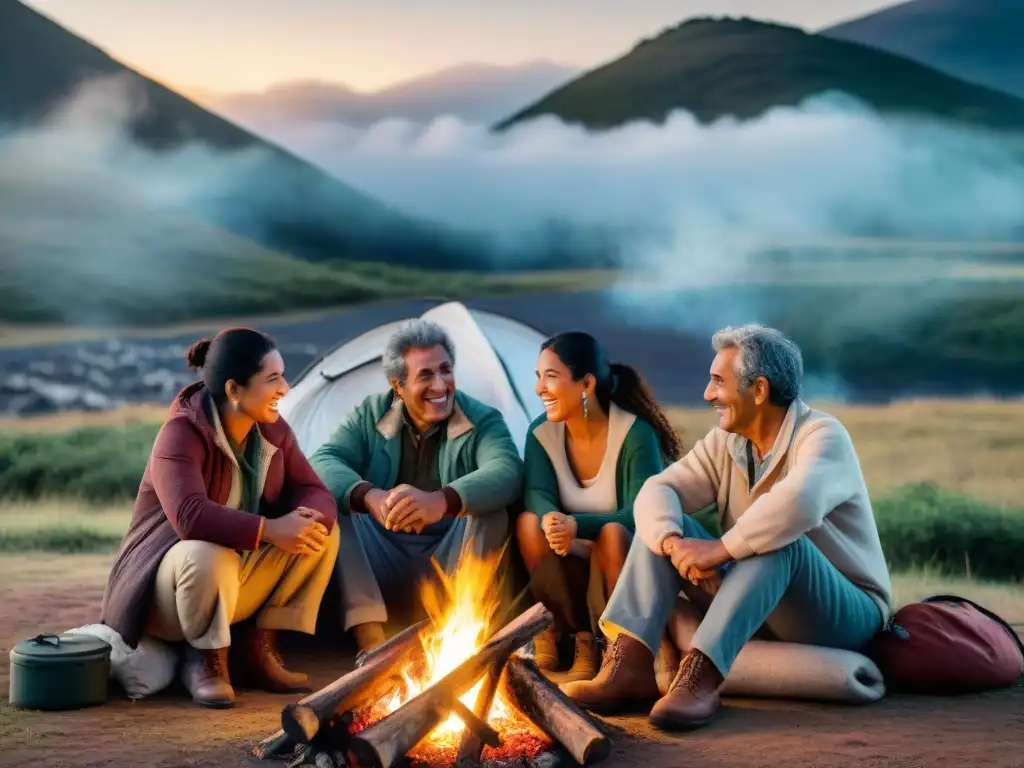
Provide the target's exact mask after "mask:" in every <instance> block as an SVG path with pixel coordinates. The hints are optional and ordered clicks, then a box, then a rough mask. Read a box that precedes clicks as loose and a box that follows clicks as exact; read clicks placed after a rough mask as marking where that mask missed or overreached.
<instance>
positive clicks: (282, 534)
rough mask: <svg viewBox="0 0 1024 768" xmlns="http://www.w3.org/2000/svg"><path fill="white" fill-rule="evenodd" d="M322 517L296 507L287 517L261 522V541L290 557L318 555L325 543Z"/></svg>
mask: <svg viewBox="0 0 1024 768" xmlns="http://www.w3.org/2000/svg"><path fill="white" fill-rule="evenodd" d="M323 520H324V516H323V514H321V513H320V512H318V511H317V510H315V509H310V508H309V507H298V508H297V509H294V510H292V511H291V512H289V513H288V514H287V515H284V516H283V517H277V518H268V519H266V520H264V521H263V541H265V542H267V543H268V544H272V545H273V546H275V547H277V548H278V549H280V550H281V551H283V552H287V553H288V554H290V555H318V554H320V553H321V552H323V550H324V545H325V544H326V542H327V536H328V534H327V527H326V526H325V525H324V524H323Z"/></svg>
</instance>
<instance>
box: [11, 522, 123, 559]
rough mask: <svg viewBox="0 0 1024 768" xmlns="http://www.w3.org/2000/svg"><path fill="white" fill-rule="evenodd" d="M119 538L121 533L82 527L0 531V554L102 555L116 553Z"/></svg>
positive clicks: (121, 536) (121, 535) (119, 541)
mask: <svg viewBox="0 0 1024 768" xmlns="http://www.w3.org/2000/svg"><path fill="white" fill-rule="evenodd" d="M122 538H123V534H114V533H109V532H103V531H94V530H92V529H91V528H89V527H87V526H83V525H77V526H73V527H57V528H53V529H36V530H28V531H0V552H8V553H15V552H17V553H24V552H52V553H53V554H58V555H83V554H106V553H108V552H116V551H117V548H118V546H119V545H120V544H121V539H122Z"/></svg>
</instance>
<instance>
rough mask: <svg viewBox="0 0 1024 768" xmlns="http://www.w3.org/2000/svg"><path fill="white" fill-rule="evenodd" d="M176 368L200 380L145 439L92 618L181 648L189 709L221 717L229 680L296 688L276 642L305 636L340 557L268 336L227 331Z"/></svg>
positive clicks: (330, 511)
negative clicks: (217, 710) (284, 413)
mask: <svg viewBox="0 0 1024 768" xmlns="http://www.w3.org/2000/svg"><path fill="white" fill-rule="evenodd" d="M187 359H188V363H189V365H190V366H191V367H192V368H193V369H195V370H197V371H201V372H202V380H201V381H198V382H196V383H195V384H191V385H189V386H187V387H185V389H183V390H182V391H181V392H180V393H178V395H177V397H175V399H174V402H173V403H172V404H171V409H170V413H169V414H168V418H167V420H166V421H165V422H164V424H163V426H162V427H161V428H160V432H159V433H158V434H157V437H156V441H155V442H154V444H153V449H152V452H151V454H150V457H149V463H148V464H147V466H146V471H145V474H144V475H143V477H142V483H141V485H140V486H139V492H138V496H137V498H136V501H135V509H134V512H133V514H132V520H131V523H130V525H129V528H128V532H127V533H126V534H125V537H124V540H123V541H122V543H121V548H120V551H119V552H118V554H117V558H116V560H115V562H114V566H113V568H112V569H111V572H110V577H109V580H108V582H107V589H106V594H105V595H104V598H103V614H102V619H101V620H102V621H103V623H105V624H107V625H109V626H110V627H112V628H113V629H114V630H116V631H117V632H118V633H119V634H120V635H121V637H122V638H123V639H124V640H125V642H126V643H127V644H128V645H129V646H131V647H135V646H136V645H137V644H138V641H139V639H140V638H141V636H142V635H144V634H147V635H150V636H153V637H156V638H160V639H162V640H167V641H170V642H182V641H184V643H185V644H186V647H185V663H184V665H183V668H182V678H183V682H184V683H185V686H186V688H187V689H188V691H189V692H190V693H191V694H192V698H193V700H194V701H195V702H196V703H197V704H201V705H203V706H208V707H226V706H230V705H231V704H232V703H233V702H234V698H235V693H234V688H233V687H232V680H233V679H236V678H237V679H243V678H244V680H245V682H247V683H249V684H252V685H255V686H256V687H259V688H263V689H265V690H270V691H277V692H287V691H301V690H306V687H307V678H306V676H305V675H303V674H299V673H295V672H291V671H289V670H288V669H286V668H285V666H284V663H283V661H282V659H281V656H280V654H279V653H278V650H277V643H276V634H277V632H278V631H280V630H292V631H297V632H304V633H307V634H312V633H313V632H314V630H315V627H316V617H317V613H318V611H319V609H320V601H321V599H322V597H323V594H324V591H325V590H326V588H327V584H328V581H329V580H330V578H331V572H332V569H333V568H334V562H335V559H336V556H337V552H338V529H337V528H336V527H335V521H336V519H337V506H336V504H335V501H334V497H333V496H332V495H331V493H330V492H329V491H328V490H327V489H326V488H325V487H324V485H323V483H322V482H321V481H320V479H319V478H318V477H317V475H316V473H315V472H314V471H313V469H312V467H310V465H309V462H308V461H307V460H306V457H305V456H304V455H303V453H302V451H301V450H300V449H299V446H298V444H297V443H296V440H295V435H294V434H293V432H292V430H291V428H290V427H289V426H288V424H287V423H285V421H284V420H283V419H281V417H280V415H279V413H278V403H279V402H280V400H281V398H282V397H284V395H285V394H287V392H288V384H287V382H286V381H285V378H284V360H283V359H282V358H281V354H280V352H278V351H277V349H276V347H275V345H274V342H273V340H271V339H270V337H268V336H267V335H265V334H263V333H260V332H259V331H255V330H252V329H250V328H230V329H227V330H224V331H222V332H221V333H219V334H217V336H216V337H215V338H214V339H212V340H210V339H203V340H201V341H198V342H196V343H195V344H193V345H192V348H191V349H189V351H188V356H187ZM250 619H251V620H252V621H247V620H250ZM241 622H246V625H245V629H242V630H241V631H240V629H241V627H239V626H236V625H239V624H240V623H241ZM229 647H231V648H234V651H235V652H234V653H232V654H231V669H230V674H229V669H228V657H229V654H228V649H229Z"/></svg>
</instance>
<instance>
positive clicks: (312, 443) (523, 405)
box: [281, 302, 547, 456]
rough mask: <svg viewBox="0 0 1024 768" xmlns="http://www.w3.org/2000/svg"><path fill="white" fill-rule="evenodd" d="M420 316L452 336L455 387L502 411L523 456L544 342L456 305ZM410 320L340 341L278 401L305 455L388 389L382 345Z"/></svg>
mask: <svg viewBox="0 0 1024 768" xmlns="http://www.w3.org/2000/svg"><path fill="white" fill-rule="evenodd" d="M420 317H421V318H422V319H424V320H429V321H431V322H434V323H437V324H438V325H440V326H441V327H442V328H444V330H445V331H446V332H447V333H448V335H449V336H450V337H451V339H452V342H453V343H454V345H455V383H456V386H457V387H458V388H459V389H460V390H462V391H463V392H465V393H466V394H468V395H470V396H472V397H475V398H477V399H478V400H481V401H482V402H484V403H487V404H488V405H490V406H493V407H494V408H497V409H498V410H499V411H501V413H502V415H503V416H504V417H505V422H506V424H507V425H508V428H509V431H510V432H511V433H512V439H513V440H514V441H515V444H516V447H517V448H518V450H519V453H520V455H522V453H523V447H524V446H525V444H526V432H527V430H528V429H529V426H530V422H532V421H533V420H534V419H535V418H536V417H537V416H539V415H540V414H541V413H543V411H544V406H543V405H542V403H541V401H540V398H538V397H537V395H536V393H535V392H534V383H535V380H536V374H535V370H536V367H537V355H539V354H540V345H541V343H542V342H543V341H544V340H545V338H547V337H546V336H545V335H544V334H542V333H540V332H539V331H537V330H535V329H533V328H530V327H529V326H527V325H525V324H524V323H521V322H519V321H517V320H512V319H510V318H507V317H503V316H501V315H497V314H494V313H492V312H485V311H482V310H476V309H473V310H471V309H468V308H467V307H466V306H465V305H463V304H461V303H459V302H448V303H444V304H440V305H438V306H435V307H433V308H431V309H429V310H428V311H426V312H424V313H423V314H422V315H420ZM413 319H415V318H407V319H405V320H398V321H394V322H388V323H384V324H382V325H379V326H377V327H376V328H373V329H371V330H369V331H367V332H366V333H363V334H360V335H359V336H357V337H356V338H354V339H352V340H350V341H348V342H345V343H344V344H341V345H340V346H338V347H336V348H335V349H334V350H332V351H331V352H328V353H327V354H326V355H324V356H323V357H322V358H321V359H320V360H319V361H318V362H317V363H315V364H313V365H312V366H310V367H309V368H307V369H306V371H305V372H304V373H303V374H302V376H301V377H300V378H299V379H298V380H297V381H295V382H293V383H292V388H291V392H289V393H288V394H287V395H286V396H285V397H284V398H283V399H282V400H281V415H282V416H283V417H284V418H285V419H286V420H287V421H288V423H289V424H290V425H291V427H292V429H293V430H294V431H295V435H296V438H297V439H298V441H299V446H300V447H301V448H302V451H303V453H305V454H306V455H307V456H309V455H310V454H312V453H313V451H315V450H316V449H317V448H318V447H319V446H320V445H322V444H323V443H324V442H325V441H326V440H327V439H328V437H330V435H331V434H332V433H333V432H334V431H335V430H336V429H337V428H338V426H339V425H340V424H342V423H343V422H344V421H345V419H346V418H347V417H348V415H349V414H350V413H351V412H352V411H353V410H355V409H356V408H357V407H358V406H359V404H360V403H362V401H363V400H364V399H365V398H366V397H368V396H370V395H373V394H377V393H380V392H383V391H385V390H386V389H387V387H388V383H387V381H386V379H385V378H384V370H383V367H382V355H383V352H384V347H385V345H386V344H387V340H388V338H389V337H390V336H391V334H392V333H394V332H395V331H396V330H398V329H399V328H401V327H402V326H403V325H405V324H406V323H407V322H409V321H410V320H413Z"/></svg>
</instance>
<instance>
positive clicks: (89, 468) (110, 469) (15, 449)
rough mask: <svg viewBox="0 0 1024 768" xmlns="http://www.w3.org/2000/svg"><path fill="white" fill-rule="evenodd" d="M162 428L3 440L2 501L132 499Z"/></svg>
mask: <svg viewBox="0 0 1024 768" xmlns="http://www.w3.org/2000/svg"><path fill="white" fill-rule="evenodd" d="M158 429H159V425H158V424H133V425H130V426H127V427H124V428H120V429H116V428H109V427H88V428H84V429H76V430H73V431H70V432H62V433H55V434H39V435H29V434H7V435H0V498H4V499H39V498H46V497H53V496H57V497H63V498H76V499H83V500H85V501H88V502H92V503H106V502H112V501H121V500H127V499H132V498H134V497H135V494H136V492H137V491H138V489H139V481H140V480H141V479H142V474H143V472H144V471H145V469H146V462H147V461H148V459H149V451H150V449H151V448H152V446H153V440H154V438H155V437H156V433H157V430H158Z"/></svg>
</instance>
